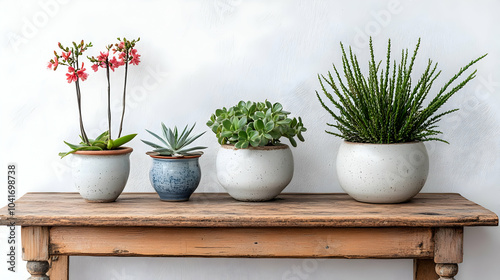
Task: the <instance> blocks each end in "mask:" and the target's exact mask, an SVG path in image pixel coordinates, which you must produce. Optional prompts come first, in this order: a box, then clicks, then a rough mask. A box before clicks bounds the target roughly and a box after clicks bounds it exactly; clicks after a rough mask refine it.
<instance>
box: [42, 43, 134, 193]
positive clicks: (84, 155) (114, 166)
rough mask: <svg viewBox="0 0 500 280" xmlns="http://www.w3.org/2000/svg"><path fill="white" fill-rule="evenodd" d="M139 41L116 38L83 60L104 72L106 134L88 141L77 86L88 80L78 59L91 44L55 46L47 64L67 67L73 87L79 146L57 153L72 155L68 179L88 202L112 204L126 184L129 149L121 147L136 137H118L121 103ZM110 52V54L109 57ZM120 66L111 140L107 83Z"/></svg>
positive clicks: (108, 83) (122, 117) (131, 135)
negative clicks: (122, 70) (121, 80)
mask: <svg viewBox="0 0 500 280" xmlns="http://www.w3.org/2000/svg"><path fill="white" fill-rule="evenodd" d="M139 40H140V38H138V39H136V40H132V41H129V40H127V39H126V38H123V39H120V38H118V41H119V42H118V43H116V44H109V45H107V46H106V51H104V52H100V55H99V56H97V58H96V57H94V56H92V57H89V56H87V58H88V59H89V60H90V62H91V63H92V66H91V68H92V70H94V72H97V71H98V70H99V69H101V68H102V69H106V77H107V101H108V102H107V106H108V114H107V117H108V130H106V131H105V132H103V133H101V134H100V135H99V136H97V137H96V138H95V139H91V138H89V137H88V136H87V133H86V132H85V126H84V124H83V117H82V93H81V89H80V82H83V81H85V80H87V79H88V76H89V74H88V73H87V68H85V64H84V62H83V61H82V59H81V56H82V55H83V53H84V52H85V51H87V49H88V48H90V47H92V43H88V44H85V42H84V41H83V40H82V41H81V42H80V43H79V44H77V43H75V42H73V43H72V46H70V47H67V46H63V45H62V44H61V43H58V47H59V49H60V50H61V52H60V53H58V52H57V51H54V55H55V57H54V58H53V59H51V60H50V62H49V64H48V68H49V69H52V70H54V71H55V70H57V69H58V68H59V67H60V66H61V65H63V66H66V67H67V71H68V72H67V73H66V80H67V82H68V83H74V84H75V88H76V100H77V105H78V113H79V125H80V139H81V142H80V143H79V144H71V143H68V142H66V141H65V142H64V143H65V144H66V145H68V146H69V147H70V149H71V150H70V151H68V152H63V153H59V155H60V156H61V158H63V157H65V156H67V155H70V154H71V155H73V156H74V158H75V159H76V161H74V163H75V164H73V170H72V175H73V179H74V181H75V185H76V187H77V189H78V190H79V192H80V194H81V195H82V197H83V198H84V199H86V200H87V201H91V202H112V201H115V200H116V199H117V198H118V196H119V195H120V194H121V192H122V191H123V189H124V188H125V185H126V183H127V179H128V175H129V172H130V159H129V156H130V153H131V152H132V151H133V150H132V148H130V147H123V145H124V144H126V143H128V142H129V141H130V140H132V139H133V138H134V137H135V136H136V135H137V134H128V135H124V136H121V134H122V129H123V119H124V116H125V108H126V106H125V102H126V92H127V76H128V66H129V64H132V65H138V64H139V63H140V54H138V53H137V49H135V44H136V43H137V42H138V41H139ZM110 52H113V53H112V54H111V53H110ZM121 66H124V68H125V73H124V74H125V78H124V85H123V97H122V98H123V101H122V106H123V109H122V114H121V120H120V128H119V131H118V137H117V138H116V139H112V134H111V82H110V70H111V71H113V72H114V71H115V69H116V68H118V67H121Z"/></svg>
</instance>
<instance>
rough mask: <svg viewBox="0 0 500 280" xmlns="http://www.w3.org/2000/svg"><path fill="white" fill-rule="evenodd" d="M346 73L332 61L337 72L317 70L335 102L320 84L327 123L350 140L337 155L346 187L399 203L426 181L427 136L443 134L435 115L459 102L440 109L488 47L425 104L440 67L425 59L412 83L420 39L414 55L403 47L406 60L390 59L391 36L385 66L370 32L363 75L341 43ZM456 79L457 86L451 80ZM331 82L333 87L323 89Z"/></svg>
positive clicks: (367, 198)
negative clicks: (377, 59)
mask: <svg viewBox="0 0 500 280" xmlns="http://www.w3.org/2000/svg"><path fill="white" fill-rule="evenodd" d="M340 46H341V50H342V69H343V74H344V77H345V79H342V76H341V74H340V73H339V70H338V69H337V67H336V66H335V64H334V65H333V69H334V74H333V75H332V73H331V72H328V75H326V76H325V75H318V79H319V82H320V85H321V89H322V92H323V94H324V96H326V98H327V99H328V100H329V101H330V102H331V103H332V104H333V106H334V109H331V108H330V107H328V106H327V105H326V104H325V100H323V98H322V97H321V95H320V94H319V93H318V92H317V91H316V96H317V97H318V99H319V101H320V103H321V105H322V106H323V108H324V109H325V110H326V111H327V112H328V113H329V114H330V115H331V116H332V117H333V119H334V120H335V123H334V124H331V123H328V125H329V126H331V127H334V128H336V129H337V130H338V133H337V132H332V131H326V132H327V133H330V134H332V135H335V136H338V137H340V138H342V139H344V140H345V141H344V142H343V143H342V144H341V146H340V148H339V152H338V155H337V174H338V178H339V182H340V185H341V187H342V188H343V189H344V190H345V191H346V192H347V193H348V194H349V195H351V196H352V197H353V198H354V199H356V200H358V201H362V202H371V203H399V202H405V201H408V200H409V199H411V198H412V197H413V196H415V195H416V194H417V193H418V192H420V190H421V189H422V187H423V186H424V184H425V181H426V179H427V175H428V170H429V158H428V155H427V150H426V148H425V145H424V144H423V142H425V141H432V140H435V141H442V142H445V143H448V142H446V141H445V140H443V139H441V138H438V135H439V134H441V132H440V131H439V130H437V125H436V124H437V123H438V122H439V121H440V120H441V118H442V117H443V116H445V115H448V114H450V113H453V112H455V111H457V110H458V109H453V110H449V111H445V112H438V110H439V109H440V108H441V106H442V105H443V104H445V103H446V102H447V101H448V100H449V98H451V97H452V96H453V95H454V94H455V93H456V92H458V91H459V90H460V89H462V88H463V87H464V86H465V85H466V84H467V83H468V82H469V81H471V80H472V79H474V77H475V75H476V70H474V71H473V72H472V73H470V74H469V75H468V76H467V77H466V78H465V79H463V80H462V81H457V80H459V78H460V77H461V76H462V74H464V73H465V72H466V71H467V69H469V68H470V67H471V66H472V65H474V64H475V63H477V62H478V61H479V60H481V59H483V58H484V57H485V56H486V54H485V55H483V56H480V57H479V58H477V59H474V60H472V61H471V62H469V63H468V64H467V65H466V66H464V67H462V68H461V69H460V70H459V71H458V73H457V74H455V75H454V76H453V77H452V78H451V79H450V80H449V81H448V82H446V83H445V84H444V85H443V86H442V87H441V89H440V90H439V92H438V93H437V95H436V96H435V97H434V98H432V99H431V100H430V102H429V104H428V105H427V106H424V105H423V103H424V101H425V100H426V99H427V97H428V94H429V93H430V91H431V88H432V85H433V83H434V81H435V80H436V79H437V78H438V77H439V75H440V73H441V71H437V63H435V64H434V63H433V62H432V60H430V59H429V61H428V63H427V67H426V69H425V70H424V72H423V73H422V74H421V75H420V78H419V79H418V80H417V83H416V84H414V85H413V86H412V80H411V74H412V71H413V66H414V62H415V58H416V56H417V53H418V49H419V46H420V39H419V40H418V43H417V45H416V47H415V50H414V52H413V56H411V57H409V55H408V50H407V49H406V50H403V51H402V54H401V61H400V62H399V63H397V62H396V61H394V62H391V41H390V40H389V42H388V46H387V60H386V63H385V68H383V67H381V64H382V61H379V62H376V60H375V57H374V53H373V43H372V40H371V38H370V55H371V60H370V61H369V63H368V70H369V71H368V76H367V77H365V76H363V74H362V72H361V68H360V66H359V63H358V60H357V58H356V55H355V54H353V52H352V49H351V48H349V53H347V52H346V51H345V49H344V46H343V44H342V43H340ZM391 66H392V67H391ZM454 82H457V83H458V84H456V85H455V86H453V87H452V86H451V85H452V84H453V83H454ZM325 85H326V86H329V87H330V88H331V90H333V94H331V93H329V92H328V90H327V89H326V87H325Z"/></svg>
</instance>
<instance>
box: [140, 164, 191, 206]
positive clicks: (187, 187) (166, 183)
mask: <svg viewBox="0 0 500 280" xmlns="http://www.w3.org/2000/svg"><path fill="white" fill-rule="evenodd" d="M151 157H152V158H153V165H152V166H151V170H150V171H149V180H150V181H151V185H153V187H154V189H155V190H156V192H157V193H158V195H159V196H160V199H161V200H164V201H186V200H189V197H190V196H191V194H192V193H193V192H194V191H195V190H196V188H197V187H198V185H199V184H200V180H201V170H200V165H199V164H198V158H199V157H200V156H188V157H184V158H172V157H163V156H151Z"/></svg>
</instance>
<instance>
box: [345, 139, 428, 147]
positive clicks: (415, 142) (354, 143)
mask: <svg viewBox="0 0 500 280" xmlns="http://www.w3.org/2000/svg"><path fill="white" fill-rule="evenodd" d="M344 143H346V144H349V145H374V146H375V145H378V146H391V145H409V144H418V143H422V144H423V143H424V142H423V141H412V142H402V143H391V144H380V143H360V142H351V141H347V140H344Z"/></svg>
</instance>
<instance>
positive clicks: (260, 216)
mask: <svg viewBox="0 0 500 280" xmlns="http://www.w3.org/2000/svg"><path fill="white" fill-rule="evenodd" d="M7 218H11V217H10V216H8V215H7V209H6V207H4V208H2V209H0V225H5V224H8V223H9V221H8V220H7ZM15 218H16V225H20V226H151V227H457V226H458V227H461V226H496V225H498V216H497V215H495V213H493V212H491V211H489V210H487V209H485V208H483V207H482V206H480V205H478V204H476V203H474V202H471V201H469V200H467V199H465V198H463V197H462V196H461V195H459V194H418V195H417V196H416V197H415V198H413V199H412V200H411V201H410V202H407V203H401V204H367V203H360V202H357V201H355V200H353V199H352V198H350V197H349V196H348V195H347V194H281V195H280V196H278V198H277V199H275V200H273V201H269V202H240V201H236V200H234V199H232V198H231V197H230V196H229V195H227V194H225V193H197V194H194V195H193V196H192V197H191V199H190V200H189V201H187V202H164V201H160V199H159V198H158V195H157V194H156V193H123V194H122V195H121V196H120V197H119V198H118V200H117V201H116V202H113V203H89V202H86V201H84V200H83V199H82V198H81V197H80V195H79V194H78V193H27V194H25V195H24V196H23V197H21V198H20V199H18V200H17V201H16V216H15Z"/></svg>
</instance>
